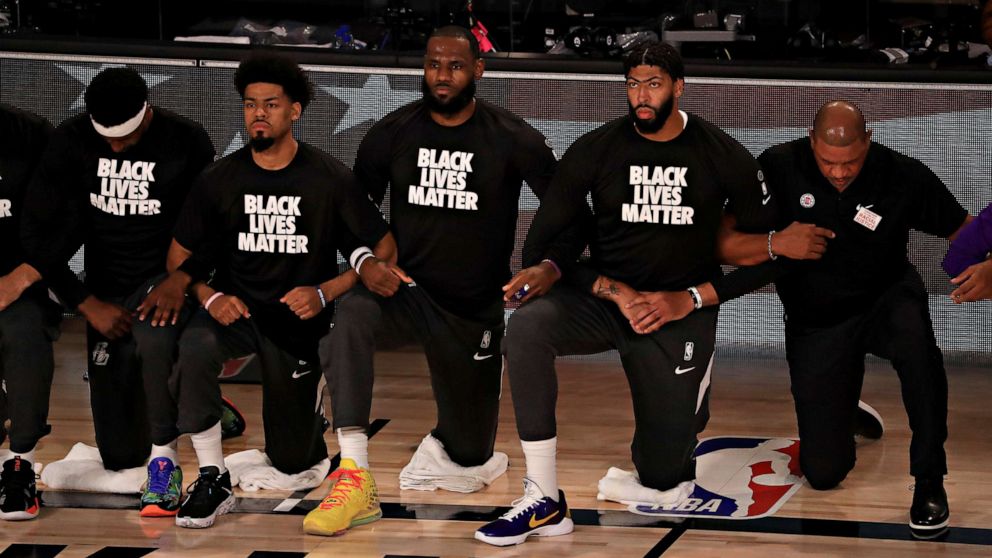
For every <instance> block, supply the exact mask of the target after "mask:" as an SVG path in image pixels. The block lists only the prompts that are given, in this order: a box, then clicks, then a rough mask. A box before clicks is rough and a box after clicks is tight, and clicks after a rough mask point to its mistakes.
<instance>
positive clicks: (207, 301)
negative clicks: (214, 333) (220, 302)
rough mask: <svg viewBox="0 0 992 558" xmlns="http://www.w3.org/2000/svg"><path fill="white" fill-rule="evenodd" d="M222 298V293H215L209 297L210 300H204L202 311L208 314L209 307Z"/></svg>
mask: <svg viewBox="0 0 992 558" xmlns="http://www.w3.org/2000/svg"><path fill="white" fill-rule="evenodd" d="M222 296H224V293H222V292H220V291H217V292H215V293H214V294H212V295H210V298H208V299H207V300H206V302H204V303H203V309H204V310H206V311H208V312H209V311H210V305H211V304H213V303H214V301H215V300H217V299H218V298H220V297H222Z"/></svg>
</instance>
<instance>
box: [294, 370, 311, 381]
mask: <svg viewBox="0 0 992 558" xmlns="http://www.w3.org/2000/svg"><path fill="white" fill-rule="evenodd" d="M311 372H313V370H307V371H306V372H304V373H302V374H300V372H299V371H297V370H293V379H294V380H295V379H297V378H302V377H303V376H306V375H307V374H309V373H311Z"/></svg>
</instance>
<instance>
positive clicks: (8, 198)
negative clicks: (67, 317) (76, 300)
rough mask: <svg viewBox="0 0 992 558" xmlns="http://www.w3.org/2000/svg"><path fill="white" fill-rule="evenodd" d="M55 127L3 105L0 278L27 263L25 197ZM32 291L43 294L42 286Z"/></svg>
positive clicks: (0, 131) (0, 111) (0, 129)
mask: <svg viewBox="0 0 992 558" xmlns="http://www.w3.org/2000/svg"><path fill="white" fill-rule="evenodd" d="M51 133H52V125H51V124H49V123H48V121H46V120H45V119H44V118H41V117H40V116H36V115H34V114H31V113H29V112H25V111H22V110H20V109H17V108H15V107H12V106H10V105H5V104H0V238H2V239H3V242H0V275H6V274H7V273H10V272H11V271H13V270H14V268H16V267H17V266H19V265H21V264H22V263H24V262H25V257H24V250H23V249H22V247H21V240H20V224H21V214H22V212H23V209H24V196H25V192H26V191H27V188H28V183H29V182H30V181H31V176H32V175H33V173H34V171H35V168H36V167H37V166H38V161H39V160H40V159H41V154H42V152H43V151H44V149H45V144H46V143H47V141H48V137H49V135H51ZM32 291H33V292H34V291H44V289H43V288H42V287H41V285H38V286H36V287H33V289H32Z"/></svg>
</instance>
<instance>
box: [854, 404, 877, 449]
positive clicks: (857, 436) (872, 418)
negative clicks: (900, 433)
mask: <svg viewBox="0 0 992 558" xmlns="http://www.w3.org/2000/svg"><path fill="white" fill-rule="evenodd" d="M884 432H885V425H884V424H883V423H882V415H880V414H879V413H878V411H876V410H875V408H874V407H872V406H871V405H869V404H867V403H865V402H864V401H858V410H857V414H856V415H855V417H854V440H855V441H856V442H858V441H869V440H878V439H879V438H881V437H882V434H883V433H884Z"/></svg>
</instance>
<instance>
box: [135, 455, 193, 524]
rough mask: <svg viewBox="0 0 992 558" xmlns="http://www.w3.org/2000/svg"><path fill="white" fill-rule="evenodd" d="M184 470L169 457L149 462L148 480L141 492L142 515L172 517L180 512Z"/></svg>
mask: <svg viewBox="0 0 992 558" xmlns="http://www.w3.org/2000/svg"><path fill="white" fill-rule="evenodd" d="M182 491H183V471H182V469H180V468H179V467H176V466H175V464H173V463H172V460H171V459H169V458H168V457H156V458H155V459H152V460H151V461H149V462H148V482H147V483H146V484H145V491H144V492H142V493H141V517H172V516H174V515H176V514H177V513H179V500H180V498H181V496H182Z"/></svg>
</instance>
